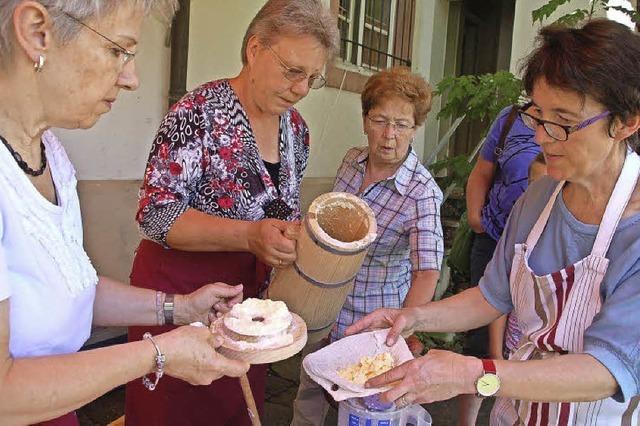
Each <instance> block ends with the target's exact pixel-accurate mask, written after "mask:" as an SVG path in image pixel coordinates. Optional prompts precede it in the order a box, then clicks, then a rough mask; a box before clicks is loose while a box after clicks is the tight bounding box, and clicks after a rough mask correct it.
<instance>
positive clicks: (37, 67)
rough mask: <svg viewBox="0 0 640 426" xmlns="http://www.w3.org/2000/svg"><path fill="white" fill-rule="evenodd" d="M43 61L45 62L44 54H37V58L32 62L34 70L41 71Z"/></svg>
mask: <svg viewBox="0 0 640 426" xmlns="http://www.w3.org/2000/svg"><path fill="white" fill-rule="evenodd" d="M44 62H45V57H44V55H38V60H37V61H35V62H34V63H33V69H34V70H35V72H40V71H42V68H43V67H44Z"/></svg>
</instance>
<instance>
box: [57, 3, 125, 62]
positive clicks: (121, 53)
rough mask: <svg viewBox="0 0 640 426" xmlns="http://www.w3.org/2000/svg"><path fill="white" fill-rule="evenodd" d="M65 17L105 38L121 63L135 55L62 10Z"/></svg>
mask: <svg viewBox="0 0 640 426" xmlns="http://www.w3.org/2000/svg"><path fill="white" fill-rule="evenodd" d="M62 13H63V14H64V15H65V16H66V17H67V18H69V19H71V20H73V21H75V22H76V23H78V24H80V25H82V26H83V27H85V28H86V29H88V30H89V31H91V32H93V33H95V34H97V35H99V36H100V37H102V38H103V39H105V40H107V41H108V42H109V43H111V44H113V45H114V47H113V49H112V50H113V52H114V55H115V56H116V57H118V58H119V59H120V60H121V61H122V65H123V66H124V65H126V64H127V63H129V62H131V61H132V60H133V59H134V58H135V57H136V54H135V53H134V52H132V51H130V50H128V49H125V48H124V47H122V46H120V45H119V44H118V43H116V42H115V41H113V40H111V39H110V38H109V37H107V36H106V35H104V34H102V33H100V32H99V31H98V30H96V29H94V28H92V27H90V26H89V25H87V24H85V23H84V22H82V21H81V20H79V19H78V18H76V17H75V16H73V15H70V14H68V13H67V12H62Z"/></svg>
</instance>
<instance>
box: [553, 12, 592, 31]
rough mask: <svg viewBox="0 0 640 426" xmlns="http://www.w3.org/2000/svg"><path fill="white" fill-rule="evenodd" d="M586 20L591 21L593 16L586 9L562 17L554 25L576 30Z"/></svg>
mask: <svg viewBox="0 0 640 426" xmlns="http://www.w3.org/2000/svg"><path fill="white" fill-rule="evenodd" d="M585 19H591V14H590V12H589V11H588V10H586V9H577V10H574V11H573V12H571V13H568V14H566V15H563V16H561V17H560V18H558V19H557V20H556V21H555V22H554V23H555V24H557V25H563V26H565V27H570V28H575V27H577V26H578V24H580V23H581V22H582V21H584V20H585Z"/></svg>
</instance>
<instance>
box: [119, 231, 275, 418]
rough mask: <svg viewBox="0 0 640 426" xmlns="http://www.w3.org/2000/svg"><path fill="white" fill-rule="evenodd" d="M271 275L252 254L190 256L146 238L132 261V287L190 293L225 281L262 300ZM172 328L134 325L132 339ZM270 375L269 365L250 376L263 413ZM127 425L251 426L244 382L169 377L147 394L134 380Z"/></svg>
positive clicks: (129, 393) (254, 368)
mask: <svg viewBox="0 0 640 426" xmlns="http://www.w3.org/2000/svg"><path fill="white" fill-rule="evenodd" d="M267 273H268V270H267V268H266V266H265V265H264V264H263V263H261V262H260V261H258V260H257V259H256V257H255V256H254V255H252V254H251V253H241V252H185V251H180V250H173V249H165V248H163V247H161V246H160V245H158V244H156V243H154V242H151V241H148V240H143V241H142V242H141V243H140V245H139V246H138V250H137V251H136V256H135V259H134V261H133V269H132V271H131V284H132V285H135V286H137V287H142V288H151V289H156V290H161V291H164V292H166V293H176V294H187V293H191V292H192V291H194V290H196V289H198V288H200V287H201V286H202V285H203V284H207V283H213V282H217V281H220V282H225V283H227V284H243V285H244V297H245V298H247V297H257V296H258V292H259V289H260V288H259V287H260V285H261V283H263V282H264V281H265V279H266V277H267ZM172 328H173V327H171V326H163V327H129V341H137V340H140V339H142V335H143V334H144V333H145V332H146V331H149V332H151V334H153V335H156V334H160V333H163V332H165V331H168V330H171V329H172ZM167 362H171V360H167ZM266 372H267V367H266V365H254V366H252V367H251V369H250V370H249V373H248V377H249V382H250V383H251V389H252V391H253V394H254V398H255V400H256V405H257V406H258V410H259V411H260V413H262V410H263V406H264V392H265V384H266V378H267V374H266ZM125 422H126V425H127V426H174V425H181V426H182V425H184V426H200V425H212V426H215V425H219V426H223V425H224V426H227V425H228V426H236V425H247V426H249V425H251V421H250V419H249V415H248V413H247V406H246V404H245V401H244V398H243V396H242V389H241V388H240V381H239V380H238V379H237V378H230V377H222V378H221V379H218V380H216V381H215V382H213V383H212V384H211V385H209V386H192V385H190V384H188V383H186V382H184V381H182V380H178V379H174V378H172V377H168V376H164V377H163V378H162V379H161V380H160V383H158V387H157V388H156V389H155V390H154V391H153V392H151V391H148V390H147V389H146V388H145V387H144V386H143V385H142V382H141V380H140V379H137V380H134V381H133V382H130V383H128V384H127V389H126V404H125Z"/></svg>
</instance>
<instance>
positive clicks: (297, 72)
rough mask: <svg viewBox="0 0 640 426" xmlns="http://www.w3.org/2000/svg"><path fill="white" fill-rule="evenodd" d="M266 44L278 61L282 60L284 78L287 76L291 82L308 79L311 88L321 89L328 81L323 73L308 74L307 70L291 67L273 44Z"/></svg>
mask: <svg viewBox="0 0 640 426" xmlns="http://www.w3.org/2000/svg"><path fill="white" fill-rule="evenodd" d="M266 46H267V48H268V49H269V50H270V51H271V53H273V55H274V56H275V57H276V59H278V62H280V65H281V66H282V68H284V72H283V75H284V78H286V79H287V80H289V81H290V82H292V83H300V82H301V81H304V80H307V79H308V85H309V88H310V89H320V88H322V87H324V85H325V84H326V83H327V80H325V78H324V76H323V75H322V74H313V75H308V74H307V73H306V72H304V71H303V70H301V69H300V68H294V67H290V66H289V65H287V64H286V63H285V62H284V61H283V60H282V58H281V57H280V55H278V54H277V53H276V52H275V50H273V48H272V47H271V46H269V45H268V44H267V45H266Z"/></svg>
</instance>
